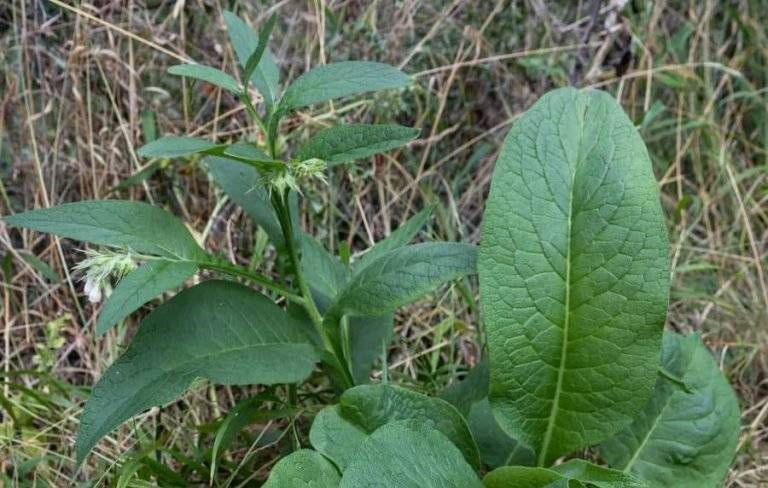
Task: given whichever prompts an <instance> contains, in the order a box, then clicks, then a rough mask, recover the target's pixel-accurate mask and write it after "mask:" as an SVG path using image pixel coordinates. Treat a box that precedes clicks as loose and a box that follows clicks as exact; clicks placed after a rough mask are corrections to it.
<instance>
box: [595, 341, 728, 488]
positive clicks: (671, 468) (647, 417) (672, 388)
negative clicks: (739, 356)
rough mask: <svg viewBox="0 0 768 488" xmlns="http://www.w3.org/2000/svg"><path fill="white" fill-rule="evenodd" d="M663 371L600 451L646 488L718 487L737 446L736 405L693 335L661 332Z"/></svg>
mask: <svg viewBox="0 0 768 488" xmlns="http://www.w3.org/2000/svg"><path fill="white" fill-rule="evenodd" d="M662 362H663V367H664V368H665V370H667V371H669V372H671V373H672V374H673V375H674V376H678V377H679V378H681V380H682V383H683V384H682V385H681V384H679V383H678V381H676V380H673V379H672V378H670V377H669V375H665V376H660V377H659V379H658V380H657V382H656V389H655V390H654V392H653V396H652V397H651V400H650V401H649V402H648V404H647V405H646V406H645V408H644V409H643V411H642V413H641V415H640V416H639V417H638V418H637V419H636V420H635V422H634V423H633V424H632V425H630V426H629V427H628V428H626V429H624V430H623V431H621V432H619V433H618V434H616V435H615V436H614V437H612V438H610V439H608V440H607V441H605V442H604V443H603V444H602V445H601V446H600V452H601V453H602V455H603V457H604V458H605V459H606V460H607V461H608V462H609V463H610V464H611V465H612V466H615V467H616V468H618V469H623V470H624V471H627V472H630V473H632V474H635V475H636V476H638V477H640V478H643V479H645V480H647V481H648V482H649V484H651V485H652V486H674V487H676V488H677V487H680V488H688V487H690V488H694V487H696V488H698V487H713V488H714V487H718V486H721V483H722V481H723V478H725V476H726V474H727V473H728V468H729V466H730V464H731V461H732V460H733V457H734V455H735V452H736V446H737V445H738V441H739V422H740V415H739V404H738V401H737V399H736V396H735V394H734V393H733V390H732V389H731V387H730V385H729V384H728V381H727V380H726V379H725V377H724V376H723V375H722V373H721V372H720V370H719V368H718V367H717V363H715V361H714V360H713V358H712V356H711V355H710V353H709V351H708V350H707V348H706V347H705V346H704V344H702V342H701V339H700V338H699V337H698V336H697V335H690V336H681V335H679V334H676V333H674V332H665V334H664V349H663V358H662Z"/></svg>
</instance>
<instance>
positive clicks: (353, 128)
mask: <svg viewBox="0 0 768 488" xmlns="http://www.w3.org/2000/svg"><path fill="white" fill-rule="evenodd" d="M417 135H419V129H414V128H413V127H403V126H400V125H367V124H350V125H335V126H333V127H329V128H327V129H323V130H321V131H320V132H318V133H317V134H315V135H314V136H312V137H311V138H310V139H309V141H307V143H306V144H304V145H303V146H302V147H301V149H299V152H298V154H296V159H298V160H299V161H304V160H306V159H310V158H318V159H322V160H323V161H325V162H326V163H327V164H328V166H334V165H337V164H340V163H345V162H347V161H354V160H355V159H364V158H368V157H370V156H373V155H374V154H379V153H382V152H386V151H389V150H390V149H394V148H396V147H400V146H403V145H405V144H408V143H409V142H410V141H411V140H413V138H414V137H416V136H417Z"/></svg>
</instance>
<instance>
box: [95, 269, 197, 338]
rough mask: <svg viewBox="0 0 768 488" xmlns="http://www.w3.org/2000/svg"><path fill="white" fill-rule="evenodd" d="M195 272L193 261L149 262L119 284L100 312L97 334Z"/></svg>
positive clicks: (179, 284) (180, 283)
mask: <svg viewBox="0 0 768 488" xmlns="http://www.w3.org/2000/svg"><path fill="white" fill-rule="evenodd" d="M195 272H197V263H194V262H191V261H166V260H156V261H148V262H146V263H145V264H144V265H142V266H140V267H139V268H138V269H136V270H134V271H132V272H131V273H129V274H128V275H126V276H124V277H123V278H122V279H121V280H120V282H119V283H118V284H117V286H116V287H115V289H114V291H113V292H112V294H111V295H110V296H109V299H108V300H107V302H106V303H105V304H104V307H103V308H102V309H101V312H100V313H99V319H98V320H97V321H96V335H102V334H103V333H105V332H106V331H108V330H109V328H110V327H112V326H113V325H115V324H116V323H118V322H120V321H121V320H123V319H124V318H125V317H127V316H128V315H130V314H131V313H133V312H135V311H136V310H138V309H139V308H140V307H141V306H142V305H144V304H145V303H147V302H148V301H149V300H151V299H153V298H154V297H156V296H157V295H159V294H161V293H163V292H164V291H168V290H171V289H174V288H177V287H179V286H181V285H182V283H184V282H185V281H186V280H187V279H188V278H189V277H190V276H192V275H194V274H195Z"/></svg>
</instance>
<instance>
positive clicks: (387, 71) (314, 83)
mask: <svg viewBox="0 0 768 488" xmlns="http://www.w3.org/2000/svg"><path fill="white" fill-rule="evenodd" d="M410 80H411V79H410V77H409V76H408V75H406V74H405V73H403V72H402V71H400V70H399V69H397V68H395V67H392V66H390V65H388V64H383V63H375V62H372V61H343V62H341V63H331V64H326V65H322V66H317V67H315V68H313V69H311V70H309V71H308V72H306V73H304V74H303V75H301V76H299V77H298V78H297V79H296V81H294V82H293V83H292V84H291V85H290V86H289V87H288V88H287V89H286V90H285V93H284V94H283V99H282V100H281V101H280V111H288V110H293V109H296V108H301V107H306V106H307V105H311V104H313V103H319V102H325V101H328V100H332V99H334V98H340V97H346V96H349V95H356V94H358V93H365V92H371V91H378V90H384V89H387V88H402V87H404V86H406V85H407V84H408V83H409V82H410Z"/></svg>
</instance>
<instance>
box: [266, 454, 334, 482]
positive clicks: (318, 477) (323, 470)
mask: <svg viewBox="0 0 768 488" xmlns="http://www.w3.org/2000/svg"><path fill="white" fill-rule="evenodd" d="M340 479H341V477H340V476H339V472H338V471H336V468H335V467H334V466H333V464H331V463H330V461H328V460H327V459H326V458H324V457H323V455H322V454H320V453H318V452H315V451H312V450H310V449H300V450H298V451H295V452H292V453H291V454H289V455H288V456H286V457H284V458H283V459H281V460H280V461H278V463H277V464H275V467H274V468H272V472H271V473H270V474H269V479H267V482H266V483H264V485H263V486H264V488H338V486H339V481H340Z"/></svg>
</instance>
